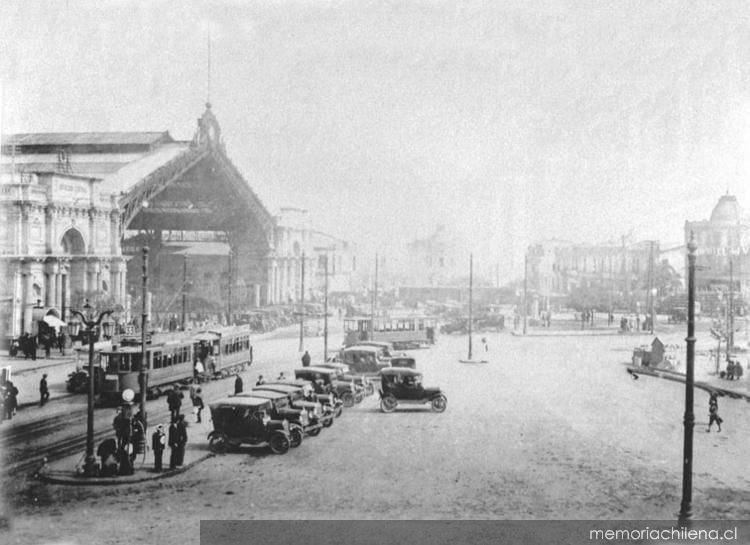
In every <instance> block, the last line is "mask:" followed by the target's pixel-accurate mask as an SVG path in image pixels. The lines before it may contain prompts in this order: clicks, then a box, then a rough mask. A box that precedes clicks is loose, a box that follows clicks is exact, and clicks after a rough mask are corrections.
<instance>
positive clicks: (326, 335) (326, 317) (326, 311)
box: [323, 253, 328, 361]
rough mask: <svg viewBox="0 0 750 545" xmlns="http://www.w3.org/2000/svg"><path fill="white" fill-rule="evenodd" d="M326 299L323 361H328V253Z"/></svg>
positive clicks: (324, 306) (324, 301) (324, 305)
mask: <svg viewBox="0 0 750 545" xmlns="http://www.w3.org/2000/svg"><path fill="white" fill-rule="evenodd" d="M324 290H325V298H324V299H323V361H328V254H327V253H326V269H325V285H324Z"/></svg>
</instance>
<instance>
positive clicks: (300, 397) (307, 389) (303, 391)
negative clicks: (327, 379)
mask: <svg viewBox="0 0 750 545" xmlns="http://www.w3.org/2000/svg"><path fill="white" fill-rule="evenodd" d="M253 390H265V391H271V392H277V393H281V394H284V395H285V396H286V397H287V399H288V400H289V403H290V404H291V406H292V408H294V409H302V410H305V411H307V415H308V418H309V419H310V422H311V423H312V424H320V425H321V426H322V427H323V428H329V427H331V426H332V425H333V420H334V418H335V416H334V411H335V410H334V408H333V407H332V406H330V405H329V404H328V403H327V402H326V403H323V402H321V401H320V400H319V399H318V396H317V395H316V394H315V393H314V392H313V388H312V384H310V383H306V384H304V385H301V386H298V385H295V384H293V383H287V384H280V383H276V384H263V385H261V386H256V387H255V388H254V389H253ZM339 405H342V403H341V401H339ZM318 433H320V429H318V431H317V433H316V432H308V435H312V436H315V435H318Z"/></svg>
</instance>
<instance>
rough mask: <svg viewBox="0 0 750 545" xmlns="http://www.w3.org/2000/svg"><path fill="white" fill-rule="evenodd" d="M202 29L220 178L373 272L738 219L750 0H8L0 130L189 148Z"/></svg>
mask: <svg viewBox="0 0 750 545" xmlns="http://www.w3.org/2000/svg"><path fill="white" fill-rule="evenodd" d="M209 28H210V32H211V41H212V45H211V48H212V59H211V80H212V82H211V91H210V99H211V102H212V103H213V105H214V108H213V109H214V112H215V114H216V115H217V117H218V119H219V122H220V124H221V126H222V128H223V134H224V139H225V141H226V145H227V151H228V154H229V156H230V158H231V159H232V161H233V162H234V163H235V164H236V165H237V166H238V168H239V169H240V170H241V171H242V173H243V174H244V176H245V178H246V179H247V180H248V181H249V182H250V184H251V186H252V187H253V189H254V190H255V191H256V193H257V194H258V195H259V196H260V198H261V199H262V200H263V202H264V203H265V204H266V206H267V207H268V208H269V210H270V211H272V212H275V211H277V210H278V208H280V207H281V206H297V207H304V208H308V209H309V210H310V211H311V214H312V216H313V220H314V224H315V225H316V227H318V228H320V229H321V230H324V231H327V232H330V233H331V234H333V235H336V236H340V237H343V238H347V239H350V240H353V241H355V242H357V243H358V244H360V246H361V247H362V248H363V249H366V250H371V251H372V252H373V253H374V251H375V250H376V249H377V250H378V251H380V252H387V251H388V248H389V247H391V246H392V245H393V244H394V243H396V244H398V243H402V242H404V241H408V240H410V239H413V238H415V237H423V236H426V235H428V234H429V233H430V232H431V231H432V230H433V229H434V228H435V226H436V225H437V224H440V223H442V224H445V225H446V226H447V227H448V228H450V229H453V230H454V231H456V232H457V233H458V234H459V235H463V236H465V237H467V238H468V239H469V240H471V241H472V247H471V248H467V250H468V249H471V250H473V251H475V252H477V253H478V256H479V257H478V258H477V260H478V263H479V265H478V267H479V268H481V263H482V261H484V263H485V266H486V267H490V266H494V264H495V263H500V264H501V272H502V276H503V277H504V278H506V279H507V278H511V277H517V276H519V275H520V274H521V271H522V267H523V257H522V256H523V248H524V247H525V246H527V245H528V244H529V243H532V242H534V241H535V240H539V239H544V238H551V237H557V238H563V239H569V240H573V241H580V242H602V241H605V240H611V239H619V237H620V235H623V234H627V233H629V232H631V231H632V233H633V236H634V237H635V238H636V239H647V238H648V239H651V238H655V239H660V240H662V241H664V242H665V243H671V242H679V241H680V240H681V239H682V229H683V226H684V222H685V220H686V219H690V220H697V219H704V218H707V217H708V216H709V215H710V212H711V209H712V208H713V206H714V204H715V203H716V201H717V200H718V198H719V196H720V195H721V194H723V193H724V192H725V191H727V190H729V191H730V192H732V193H734V194H735V195H737V197H738V198H739V200H740V203H741V204H742V205H744V206H746V207H747V206H750V204H748V203H750V186H749V185H748V184H747V183H746V180H747V178H748V174H750V3H748V2H741V1H737V2H729V1H723V2H709V1H705V2H701V1H693V2H684V1H663V2H654V1H624V0H619V1H604V0H591V1H584V0H576V1H569V2H563V1H558V0H555V1H549V2H543V1H537V2H534V1H532V0H525V1H515V2H502V1H499V0H498V1H492V0H489V1H486V2H482V1H467V2H457V1H451V2H438V1H412V2H406V1H391V2H387V1H384V2H380V1H368V2H365V1H361V2H357V1H349V2H346V1H341V2H332V1H329V2H325V1H312V0H311V1H304V2H279V1H276V2H274V1H269V0H264V1H258V2H250V1H242V2H240V1H234V2H228V1H225V2H219V1H217V2H195V1H187V0H185V1H174V2H172V1H151V2H136V1H110V2H102V1H101V0H99V1H91V2H84V1H74V0H70V1H68V2H65V1H62V0H59V1H56V2H42V1H29V0H3V1H2V3H0V31H1V32H0V46H1V47H2V56H1V58H2V60H1V61H0V63H1V64H0V70H1V71H0V76H2V88H0V92H1V93H2V95H1V96H0V100H1V101H2V110H1V114H2V117H1V118H0V128H1V129H2V131H3V132H4V133H12V132H52V131H107V130H124V131H141V130H169V131H170V133H171V134H172V135H173V136H174V137H175V138H179V139H189V138H190V137H191V136H192V134H193V132H194V129H195V126H196V119H197V117H198V116H200V114H201V113H202V111H203V104H204V102H205V100H206V95H207V61H206V59H207V53H206V49H207V33H208V29H209Z"/></svg>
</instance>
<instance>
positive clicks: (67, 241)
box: [61, 229, 86, 255]
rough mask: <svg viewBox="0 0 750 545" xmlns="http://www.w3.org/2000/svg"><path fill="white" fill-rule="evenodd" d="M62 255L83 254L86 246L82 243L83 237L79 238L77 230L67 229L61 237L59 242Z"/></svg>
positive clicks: (79, 234)
mask: <svg viewBox="0 0 750 545" xmlns="http://www.w3.org/2000/svg"><path fill="white" fill-rule="evenodd" d="M61 245H62V249H63V253H66V254H73V255H75V254H85V253H86V245H85V244H84V242H83V236H81V233H80V231H78V229H68V230H67V231H66V232H65V234H64V235H63V237H62V241H61Z"/></svg>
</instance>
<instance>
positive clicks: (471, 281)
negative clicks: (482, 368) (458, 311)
mask: <svg viewBox="0 0 750 545" xmlns="http://www.w3.org/2000/svg"><path fill="white" fill-rule="evenodd" d="M472 299H474V254H469V360H471V334H472V327H471V323H472V322H473V321H474V313H473V306H472ZM525 326H526V321H525V320H524V333H526V331H525Z"/></svg>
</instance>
